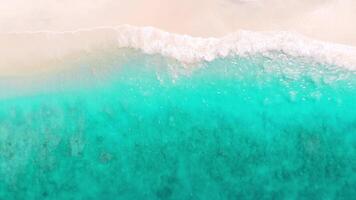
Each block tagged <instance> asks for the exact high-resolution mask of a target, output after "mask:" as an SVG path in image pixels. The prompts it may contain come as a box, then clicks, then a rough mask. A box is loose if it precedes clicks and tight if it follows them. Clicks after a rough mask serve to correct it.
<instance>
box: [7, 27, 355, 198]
mask: <svg viewBox="0 0 356 200" xmlns="http://www.w3.org/2000/svg"><path fill="white" fill-rule="evenodd" d="M125 30H126V29H125ZM135 31H136V32H137V30H135ZM120 34H121V32H120ZM125 34H126V32H125ZM142 34H144V35H145V36H144V37H141V36H142ZM160 34H161V33H160V32H159V31H158V32H157V31H156V30H154V29H151V28H149V29H148V30H145V31H144V32H140V33H139V34H138V35H139V36H137V37H136V36H133V35H131V36H130V37H123V36H122V35H123V33H122V35H119V36H118V37H117V41H119V42H121V43H120V44H121V46H118V47H116V48H113V49H110V50H103V49H101V50H98V51H95V52H89V53H88V54H87V55H81V56H80V57H79V58H76V59H71V58H68V59H67V60H65V62H63V63H60V65H61V66H62V68H61V70H58V71H56V72H53V73H44V74H40V75H33V76H27V77H8V78H0V90H1V94H0V96H1V97H0V199H4V200H12V199H27V200H31V199H211V200H213V199H353V198H354V197H355V196H356V159H355V158H356V107H355V102H356V73H355V70H354V69H355V66H356V65H353V64H352V62H344V61H346V60H345V59H344V57H342V55H347V53H340V52H343V51H344V50H340V52H334V51H335V49H338V48H336V47H339V46H332V45H330V44H325V45H324V44H322V43H316V44H315V45H314V46H310V44H314V43H315V42H312V41H309V40H308V41H307V42H296V40H295V38H299V36H289V35H287V36H285V34H282V36H278V35H277V36H276V34H271V33H269V34H268V36H263V37H260V36H258V37H259V38H261V39H260V40H256V37H255V36H253V38H254V41H257V42H251V41H252V40H248V39H246V37H245V36H244V35H251V34H252V35H253V33H244V34H243V35H242V36H241V35H239V36H238V37H237V36H233V38H235V39H236V38H238V39H236V40H235V39H234V40H232V39H230V40H229V39H227V38H225V39H222V40H220V39H209V40H208V41H207V40H205V39H203V38H195V39H194V38H190V37H189V36H177V35H175V36H174V37H173V39H172V38H169V37H171V35H170V34H169V33H163V36H164V37H163V36H162V35H160ZM157 35H159V36H160V37H158V36H157ZM269 35H272V36H271V37H272V38H273V39H269V38H270V36H269ZM162 37H163V38H162ZM249 37H252V36H249ZM168 38H169V39H168ZM230 38H231V37H230ZM276 38H277V39H280V38H283V41H280V42H277V41H278V40H276ZM167 41H169V42H170V43H169V42H167ZM172 41H174V42H176V43H173V44H172ZM238 41H239V42H238ZM261 41H265V42H261ZM266 41H271V42H266ZM298 41H305V40H304V39H300V40H299V39H298ZM237 43H239V44H238V45H236V44H237ZM226 44H232V46H226ZM262 45H264V46H262ZM308 45H309V46H308ZM204 47H206V48H204ZM299 47H303V48H299ZM224 48H225V49H224ZM226 48H227V49H226ZM340 48H341V47H340ZM345 52H346V51H345ZM347 52H348V51H347ZM328 53H330V54H328ZM331 53H334V54H336V53H339V55H340V56H338V57H337V58H330V55H331Z"/></svg>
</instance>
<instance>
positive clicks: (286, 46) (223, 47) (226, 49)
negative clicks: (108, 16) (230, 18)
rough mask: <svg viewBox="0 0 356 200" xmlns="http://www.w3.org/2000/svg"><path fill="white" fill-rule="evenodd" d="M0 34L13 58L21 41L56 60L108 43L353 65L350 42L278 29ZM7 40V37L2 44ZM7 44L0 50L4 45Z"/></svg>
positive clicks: (165, 52)
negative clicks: (210, 33)
mask: <svg viewBox="0 0 356 200" xmlns="http://www.w3.org/2000/svg"><path fill="white" fill-rule="evenodd" d="M1 37H3V38H5V39H9V38H11V39H12V40H13V41H16V42H15V43H16V45H17V46H19V47H21V48H20V49H21V52H20V51H17V48H16V47H11V48H12V49H13V51H10V53H12V54H14V55H13V56H14V57H15V58H16V60H19V58H18V57H16V56H17V55H18V54H16V52H19V53H23V52H24V49H25V47H26V46H27V47H28V46H31V49H32V51H33V50H36V52H38V54H41V56H43V57H46V56H44V55H47V57H48V58H53V57H55V58H57V59H58V58H59V57H61V56H64V55H68V54H70V53H75V52H78V51H89V49H90V50H92V49H93V48H98V47H101V48H106V47H107V46H110V47H115V48H134V49H139V50H141V51H143V52H144V53H146V54H160V55H162V56H165V57H170V58H174V59H176V60H178V61H180V62H184V63H195V62H202V61H212V60H214V59H216V58H224V57H228V56H250V55H254V54H262V55H264V56H271V55H272V54H273V53H276V52H277V53H282V54H286V55H290V56H293V57H302V58H310V59H312V60H313V61H316V62H320V63H326V64H333V65H338V66H343V67H346V68H348V69H351V70H356V47H353V46H347V45H342V44H335V43H329V42H323V41H318V40H314V39H311V38H308V37H305V36H303V35H300V34H297V33H291V32H281V31H273V32H252V31H239V32H235V33H231V34H228V35H226V36H224V37H220V38H217V37H208V38H202V37H193V36H189V35H180V34H175V33H169V32H166V31H163V30H160V29H157V28H154V27H136V26H131V25H122V26H116V27H95V28H91V29H78V30H75V31H63V32H55V31H32V32H11V33H5V34H4V33H3V34H1V35H0V40H1ZM19 38H20V39H19ZM5 39H4V40H5ZM7 41H9V40H7ZM15 43H14V44H15ZM11 44H12V43H11V42H10V43H9V42H8V46H7V47H9V45H11ZM16 45H15V46H16ZM5 46H6V45H5ZM7 47H5V50H3V52H5V51H6V49H9V48H7ZM11 48H10V49H11ZM14 49H15V50H14ZM0 50H1V49H0ZM3 52H2V53H3ZM32 53H33V52H32ZM20 60H21V59H20Z"/></svg>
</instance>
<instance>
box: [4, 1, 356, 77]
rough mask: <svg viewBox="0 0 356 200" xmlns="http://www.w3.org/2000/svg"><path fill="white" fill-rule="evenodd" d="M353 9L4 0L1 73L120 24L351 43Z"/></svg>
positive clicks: (80, 46) (343, 5)
mask: <svg viewBox="0 0 356 200" xmlns="http://www.w3.org/2000/svg"><path fill="white" fill-rule="evenodd" d="M355 11H356V2H355V1H353V0H287V1H284V0H205V1H202V0H195V1H191V0H179V1H178V0H151V1H142V0H132V1H122V0H119V1H111V0H91V1H84V0H80V1H75V2H73V1H68V0H66V1H55V0H36V1H31V2H27V1H23V0H12V1H10V0H6V1H3V2H2V3H1V4H0V13H1V14H0V53H1V54H2V55H3V56H4V57H3V58H2V59H1V62H0V68H1V69H2V70H1V74H2V75H4V74H6V73H7V74H17V73H18V72H19V71H21V72H24V71H27V72H31V71H32V72H33V69H32V67H34V66H35V67H36V68H38V69H39V68H40V67H39V66H43V65H45V64H44V63H43V61H44V60H46V59H47V58H50V59H49V60H51V59H52V58H53V57H56V59H58V60H60V59H61V57H62V56H67V55H68V54H71V53H72V52H80V51H82V50H85V49H88V48H90V47H91V46H96V45H100V46H103V44H102V42H104V43H110V42H112V41H111V40H110V39H109V40H107V41H103V38H105V37H106V36H105V35H104V36H103V33H93V34H89V35H90V36H88V34H86V35H87V36H85V39H83V38H82V39H79V38H80V37H79V36H75V37H74V38H73V36H68V35H70V32H69V33H68V32H67V36H65V37H62V38H61V39H58V34H61V33H63V31H78V30H82V29H86V30H90V29H97V27H114V26H119V25H122V24H130V25H134V26H152V27H156V28H159V29H162V30H165V31H168V32H173V33H178V34H187V35H191V36H195V37H222V36H225V35H226V34H229V33H232V32H236V31H240V30H249V31H288V32H292V33H298V34H302V35H305V36H307V37H310V38H313V39H317V40H321V41H327V42H332V43H341V44H345V45H350V46H355V45H356V26H354V25H353V24H354V22H353V20H354V19H356V12H355ZM36 33H37V34H36ZM38 33H40V34H38ZM43 33H51V35H53V33H55V34H54V35H55V36H53V37H48V34H43ZM56 33H58V34H56ZM105 34H108V33H105ZM109 34H110V33H109ZM44 35H47V36H46V37H44ZM98 37H100V38H101V39H99V40H97V39H96V38H98ZM53 38H55V39H54V40H52V39H53ZM65 38H67V39H65ZM68 38H69V39H68ZM104 40H105V39H104ZM106 45H110V44H106ZM54 46H56V47H55V48H54ZM104 46H105V45H104ZM48 49H52V50H51V51H48ZM53 49H57V50H55V51H54V50H53ZM54 54H56V55H54ZM47 60H48V59H47ZM52 60H53V59H52ZM46 62H47V61H46ZM35 63H36V64H35ZM39 63H41V64H39ZM29 66H32V67H29ZM38 69H37V70H38Z"/></svg>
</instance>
